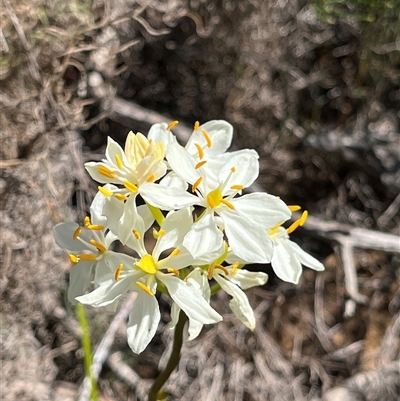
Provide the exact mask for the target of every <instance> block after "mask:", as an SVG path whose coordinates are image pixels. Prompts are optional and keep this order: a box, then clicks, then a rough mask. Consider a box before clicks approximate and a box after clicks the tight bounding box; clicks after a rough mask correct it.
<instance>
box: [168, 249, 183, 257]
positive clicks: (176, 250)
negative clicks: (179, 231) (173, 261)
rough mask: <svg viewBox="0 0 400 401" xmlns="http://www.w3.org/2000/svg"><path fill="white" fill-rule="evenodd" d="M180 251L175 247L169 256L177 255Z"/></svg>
mask: <svg viewBox="0 0 400 401" xmlns="http://www.w3.org/2000/svg"><path fill="white" fill-rule="evenodd" d="M180 253H181V250H180V249H178V248H176V249H174V250H173V251H172V252H171V255H170V256H176V255H179V254H180Z"/></svg>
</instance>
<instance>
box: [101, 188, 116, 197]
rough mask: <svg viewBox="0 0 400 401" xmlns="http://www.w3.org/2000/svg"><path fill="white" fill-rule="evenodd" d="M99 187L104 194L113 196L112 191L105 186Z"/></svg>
mask: <svg viewBox="0 0 400 401" xmlns="http://www.w3.org/2000/svg"><path fill="white" fill-rule="evenodd" d="M97 189H98V190H99V191H100V192H101V193H102V194H103V195H104V196H113V193H112V191H110V190H109V189H107V188H104V187H97Z"/></svg>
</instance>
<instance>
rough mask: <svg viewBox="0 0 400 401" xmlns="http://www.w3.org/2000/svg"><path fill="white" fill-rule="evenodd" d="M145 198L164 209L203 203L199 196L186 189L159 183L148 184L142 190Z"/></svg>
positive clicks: (141, 192)
mask: <svg viewBox="0 0 400 401" xmlns="http://www.w3.org/2000/svg"><path fill="white" fill-rule="evenodd" d="M140 195H141V196H142V197H143V199H144V200H145V201H146V202H148V203H150V205H153V206H155V207H158V208H160V209H162V210H175V209H182V208H183V207H188V206H192V205H199V204H200V203H201V201H200V199H199V198H198V197H197V196H194V195H191V194H189V193H187V192H186V191H184V190H180V189H178V188H173V187H171V188H169V187H164V186H163V185H158V184H148V185H145V186H144V187H143V189H141V190H140Z"/></svg>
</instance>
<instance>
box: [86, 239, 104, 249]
mask: <svg viewBox="0 0 400 401" xmlns="http://www.w3.org/2000/svg"><path fill="white" fill-rule="evenodd" d="M90 243H91V244H92V245H94V246H95V247H96V248H97V249H98V250H99V252H105V251H106V250H107V248H106V247H105V246H104V245H103V244H100V242H97V241H96V240H94V239H91V240H90Z"/></svg>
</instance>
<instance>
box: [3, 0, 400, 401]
mask: <svg viewBox="0 0 400 401" xmlns="http://www.w3.org/2000/svg"><path fill="white" fill-rule="evenodd" d="M399 11H400V6H399V5H398V4H397V2H396V1H385V2H381V1H379V2H378V1H375V0H370V1H369V2H365V1H361V0H351V1H350V0H349V1H347V2H346V3H345V4H342V2H340V1H339V0H337V1H335V0H333V1H332V2H331V5H330V6H329V7H328V6H326V2H321V1H319V0H314V1H307V0H276V1H262V0H251V1H239V0H229V1H221V0H218V1H209V0H185V1H184V0H171V1H168V2H164V1H162V0H153V1H145V0H140V1H135V0H128V1H126V0H104V1H103V0H93V1H90V2H81V1H79V0H73V1H71V2H64V1H61V0H52V1H44V0H31V1H29V2H28V1H26V0H2V6H1V8H0V16H1V18H0V28H1V30H0V50H1V54H0V80H1V86H0V103H1V146H0V222H1V251H0V263H1V274H0V291H1V321H0V333H1V366H0V367H1V383H0V394H1V397H0V398H1V399H3V400H5V401H14V400H21V401H33V400H37V401H46V400H54V401H71V400H75V399H78V397H79V395H80V394H81V395H80V398H79V399H80V400H82V401H83V400H85V399H88V398H87V396H86V395H85V393H84V390H83V389H84V388H85V383H83V379H84V369H83V351H82V346H81V342H80V327H79V325H78V323H77V319H76V314H75V311H74V309H73V308H72V307H71V306H70V305H69V304H68V302H67V300H66V288H67V283H68V270H69V267H70V262H69V259H68V256H67V255H66V254H65V253H64V251H62V250H61V249H59V248H58V247H57V246H56V244H55V243H54V240H53V237H52V233H51V230H52V227H53V226H54V225H55V224H57V223H59V222H62V221H74V220H76V221H81V220H82V219H83V217H84V216H85V215H86V213H87V211H88V207H89V205H90V202H91V200H92V198H93V196H94V194H95V193H96V190H97V189H96V188H97V187H96V183H94V182H92V181H91V180H90V178H89V177H88V175H87V174H86V172H85V170H84V168H83V163H84V162H86V161H89V160H99V159H100V158H101V156H102V154H103V153H104V149H105V144H106V140H107V136H108V135H110V136H111V137H113V138H114V139H115V140H117V141H119V142H120V143H123V142H124V140H125V137H126V134H127V133H128V131H130V130H132V131H134V132H137V131H141V132H143V133H146V132H147V130H148V128H149V127H150V125H151V123H153V122H155V121H159V120H165V121H167V122H169V121H171V120H175V119H177V120H179V121H180V122H181V125H182V127H185V124H187V125H188V126H191V125H192V124H193V122H194V121H196V120H199V121H201V122H205V121H207V120H210V119H215V118H218V119H226V120H227V121H229V122H230V123H232V124H233V126H234V127H235V139H234V146H235V147H236V148H245V147H249V148H253V149H256V150H257V151H258V152H259V154H260V164H261V173H260V177H259V179H258V185H259V186H260V188H262V190H265V191H267V192H271V193H273V194H275V195H278V196H280V197H281V198H282V199H284V200H285V201H286V202H287V203H289V204H300V205H302V206H303V207H304V208H306V209H307V210H309V212H310V215H311V218H310V220H309V224H306V226H305V227H304V228H303V229H299V230H297V231H296V232H295V233H294V234H293V239H294V240H295V241H296V242H298V243H299V244H300V245H301V246H302V247H303V248H304V249H305V250H307V251H308V252H310V253H311V254H312V255H314V256H315V257H317V258H318V259H319V260H321V261H322V262H323V263H324V265H325V267H326V270H325V272H323V273H318V274H317V273H315V272H313V271H311V270H307V269H305V270H304V273H303V277H302V279H301V282H300V283H299V285H297V286H294V285H292V284H288V283H284V282H282V281H280V280H279V279H278V278H276V277H275V276H274V274H273V272H272V270H271V268H270V266H262V265H257V266H250V269H254V270H263V271H266V272H267V273H268V274H269V275H270V279H269V281H268V283H267V284H266V285H265V286H263V287H260V288H256V289H253V290H249V291H247V294H248V296H249V299H250V302H251V304H252V305H253V306H254V309H255V312H256V315H257V328H256V330H255V332H254V333H251V332H250V331H249V330H248V329H246V328H245V327H244V326H243V325H242V324H241V323H240V322H239V321H237V319H236V318H235V316H234V315H233V314H232V313H231V312H230V310H229V308H228V307H227V301H228V296H227V295H224V294H222V293H220V294H217V295H216V296H215V297H214V299H213V306H214V307H215V308H216V309H217V310H218V311H219V312H220V313H221V314H223V316H224V321H223V322H221V323H219V324H218V325H215V326H213V327H207V328H205V329H204V330H203V332H202V334H201V335H200V336H199V337H198V338H197V339H196V340H194V341H193V342H187V343H185V345H184V348H183V354H182V360H181V363H180V365H179V368H178V369H177V371H175V372H174V373H173V375H172V376H171V379H170V380H169V382H168V383H167V385H166V388H165V389H166V391H167V392H168V393H169V394H170V397H169V399H170V400H184V401H192V400H193V401H212V400H215V401H220V400H229V401H230V400H234V401H241V400H243V401H265V400H271V401H298V400H299V401H301V400H308V401H335V400H340V401H356V400H365V401H374V400H382V401H383V400H385V401H386V400H387V401H392V400H393V401H396V400H398V399H400V362H399V361H400V358H399V355H400V263H399V262H400V255H399V254H400V237H399V229H400V213H399V209H400V125H399V121H400V86H399V82H400V50H399V49H400V48H399V43H400V19H399V15H400V12H399ZM182 133H184V129H182ZM360 229H362V230H361V231H360ZM129 302H130V300H129V299H127V300H126V301H125V303H124V305H125V307H126V308H128V307H129ZM160 305H161V308H162V321H161V323H160V326H159V330H158V332H157V335H156V337H155V338H154V340H153V342H152V343H151V344H150V346H149V347H148V349H146V351H145V352H143V353H142V354H141V355H139V356H135V355H133V354H132V352H131V351H130V349H129V347H128V346H127V344H126V334H125V322H124V319H121V320H122V321H121V322H120V324H119V325H117V326H118V327H117V329H116V330H115V332H114V334H112V346H111V348H110V349H108V351H107V355H105V360H104V363H103V364H102V369H101V373H100V377H99V381H98V386H99V392H100V400H103V401H106V400H107V401H119V400H121V401H125V400H130V401H133V400H144V399H146V392H147V390H148V388H149V386H150V384H151V383H152V381H153V380H154V378H155V377H156V376H157V372H158V371H159V370H160V369H162V367H163V366H165V363H166V358H167V356H168V352H169V350H170V348H169V345H170V344H171V338H172V332H171V331H170V330H169V329H168V328H167V327H166V325H167V323H168V322H169V304H168V300H167V299H164V298H163V297H161V298H160ZM87 313H88V316H89V321H90V328H91V340H92V344H93V347H94V349H95V350H96V347H97V346H98V344H100V342H101V341H102V339H104V336H105V334H106V332H107V330H110V328H112V327H114V326H113V322H114V324H116V323H115V321H114V314H111V313H109V312H104V311H102V310H94V309H89V308H88V309H87ZM121 316H122V315H121ZM107 338H108V337H107ZM82 391H83V393H82ZM85 397H86V398H85Z"/></svg>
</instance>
